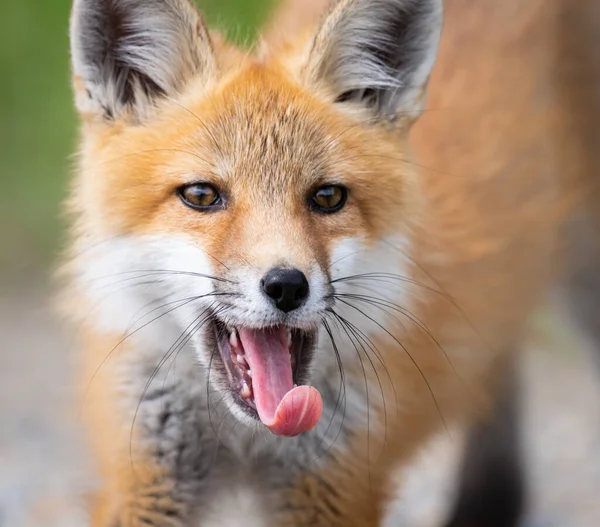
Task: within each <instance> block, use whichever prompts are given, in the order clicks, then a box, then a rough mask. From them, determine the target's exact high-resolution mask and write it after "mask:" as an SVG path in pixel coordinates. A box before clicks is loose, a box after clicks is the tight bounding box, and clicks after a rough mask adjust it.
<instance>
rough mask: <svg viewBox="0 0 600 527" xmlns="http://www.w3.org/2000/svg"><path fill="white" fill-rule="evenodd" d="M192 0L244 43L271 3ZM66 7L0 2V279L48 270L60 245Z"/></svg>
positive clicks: (43, 1)
mask: <svg viewBox="0 0 600 527" xmlns="http://www.w3.org/2000/svg"><path fill="white" fill-rule="evenodd" d="M198 3H199V5H200V6H201V9H202V11H203V13H204V14H205V16H206V18H207V20H208V22H209V24H211V25H212V26H213V27H217V28H220V29H224V30H226V31H227V34H228V35H229V37H230V38H231V39H233V40H234V41H237V42H239V43H245V44H248V43H250V42H252V40H253V37H254V36H255V31H256V28H257V27H258V26H259V24H260V22H261V21H262V19H263V17H264V15H265V13H266V11H267V8H268V7H269V4H270V3H271V0H199V1H198ZM70 8H71V0H2V1H1V2H0V68H1V69H0V71H1V72H2V73H1V79H2V81H1V82H0V281H5V280H7V279H12V278H13V277H14V276H15V275H16V274H19V275H22V276H28V274H29V273H30V272H31V271H33V270H35V269H38V268H44V267H47V266H48V263H49V262H51V260H52V257H53V256H54V255H55V254H56V253H57V251H58V249H59V247H60V245H61V239H62V235H61V234H62V232H63V229H64V222H63V220H62V219H61V215H60V204H61V201H62V200H63V199H64V197H65V195H66V191H67V187H68V181H69V176H70V172H71V170H72V165H73V163H72V154H73V151H74V148H75V145H76V134H77V119H76V116H75V113H74V111H73V105H72V98H71V96H72V94H71V86H70V75H69V53H68V49H69V41H68V19H69V11H70ZM3 279H4V280H3Z"/></svg>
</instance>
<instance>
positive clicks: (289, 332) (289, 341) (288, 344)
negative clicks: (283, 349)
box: [287, 329, 292, 348]
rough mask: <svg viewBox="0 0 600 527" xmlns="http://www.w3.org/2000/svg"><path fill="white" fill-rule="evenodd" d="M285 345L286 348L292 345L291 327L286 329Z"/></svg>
mask: <svg viewBox="0 0 600 527" xmlns="http://www.w3.org/2000/svg"><path fill="white" fill-rule="evenodd" d="M287 347H288V348H291V347H292V330H291V329H288V330H287Z"/></svg>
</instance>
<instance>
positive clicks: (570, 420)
mask: <svg viewBox="0 0 600 527" xmlns="http://www.w3.org/2000/svg"><path fill="white" fill-rule="evenodd" d="M32 291H37V292H35V293H34V292H27V290H25V291H24V290H23V289H20V290H19V292H18V294H16V293H15V294H12V295H11V294H8V295H6V296H5V297H4V298H0V336H1V345H2V347H3V349H2V350H0V423H2V425H1V427H0V525H1V526H2V527H84V526H85V525H86V522H85V516H84V515H83V514H82V511H81V509H80V507H79V506H78V505H79V504H80V503H81V500H78V496H81V495H83V494H84V493H85V491H86V490H87V488H89V486H90V485H91V483H92V482H91V479H90V478H89V475H88V474H87V473H86V467H85V463H84V460H85V456H84V455H83V450H82V448H81V443H80V439H81V438H80V434H79V431H78V430H77V427H76V425H75V424H74V423H73V421H72V420H70V419H68V418H67V415H69V412H68V410H69V406H68V405H69V403H70V402H71V399H70V397H69V376H70V373H71V365H70V363H69V353H68V350H69V348H70V345H69V341H68V339H67V338H65V335H64V334H62V333H61V331H60V329H59V326H58V324H57V321H56V319H55V318H54V317H53V316H51V315H50V311H49V309H48V304H49V301H48V298H47V297H46V296H45V295H43V294H41V293H40V289H39V288H34V289H32ZM546 326H548V324H546ZM550 326H552V324H550ZM546 329H547V328H546ZM545 334H546V336H545V337H544V338H543V339H540V338H536V339H535V341H534V344H532V346H531V349H530V351H529V353H528V356H527V358H526V360H525V361H524V369H525V377H526V385H527V387H528V390H527V392H528V395H527V410H526V436H527V450H528V459H529V473H530V480H531V485H532V489H533V510H532V513H531V515H530V518H529V520H528V522H527V527H596V526H598V525H600V500H599V499H598V496H600V412H599V411H598V410H599V404H600V385H599V384H598V379H597V378H596V371H595V368H594V367H593V366H592V364H591V361H590V357H589V356H588V355H587V354H586V352H585V343H583V342H579V341H577V339H576V338H573V337H571V336H569V335H567V337H565V336H564V332H563V331H562V330H561V333H560V335H561V336H560V338H558V337H555V336H554V335H556V334H558V333H556V332H554V331H552V327H550V331H547V330H546V331H545ZM548 335H549V336H548ZM458 449H459V444H458V442H457V443H455V444H452V443H450V442H449V440H448V439H447V438H439V439H438V440H437V441H436V442H434V444H432V445H431V446H429V447H427V448H425V449H424V451H423V453H422V456H421V459H420V460H419V461H418V462H417V463H415V465H414V466H413V467H412V468H411V470H410V477H409V480H408V483H407V485H406V488H405V490H404V496H403V499H402V500H400V502H399V504H398V507H397V514H398V515H399V516H400V517H401V518H403V519H404V521H403V522H402V524H403V525H407V526H408V527H437V525H439V518H441V517H442V516H443V514H444V511H445V509H446V507H447V505H448V500H449V496H450V495H451V489H452V486H451V485H449V482H451V477H450V475H451V470H452V467H453V466H454V465H455V462H456V459H457V458H456V454H457V452H458Z"/></svg>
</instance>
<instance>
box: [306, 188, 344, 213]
mask: <svg viewBox="0 0 600 527" xmlns="http://www.w3.org/2000/svg"><path fill="white" fill-rule="evenodd" d="M347 198H348V190H347V189H346V187H342V186H341V185H326V186H324V187H320V188H318V189H317V190H316V191H315V192H314V193H313V195H312V196H311V197H310V207H311V209H312V210H314V211H317V212H324V213H326V214H331V213H332V212H337V211H338V210H340V209H341V208H342V207H343V206H344V205H345V204H346V199H347Z"/></svg>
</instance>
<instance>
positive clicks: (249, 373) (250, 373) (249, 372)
mask: <svg viewBox="0 0 600 527" xmlns="http://www.w3.org/2000/svg"><path fill="white" fill-rule="evenodd" d="M246 373H247V374H248V377H250V378H251V379H252V370H248V371H247V372H246Z"/></svg>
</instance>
